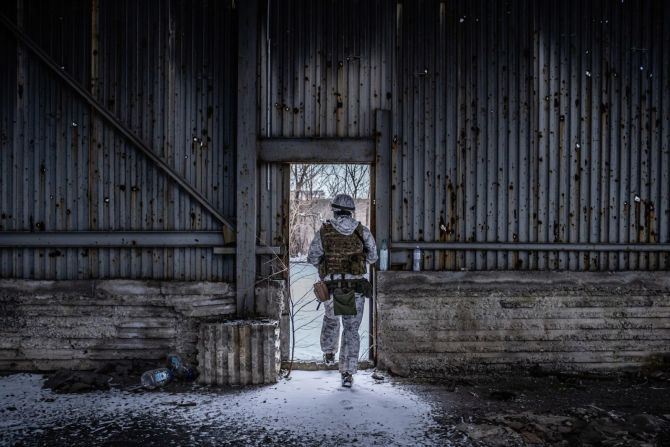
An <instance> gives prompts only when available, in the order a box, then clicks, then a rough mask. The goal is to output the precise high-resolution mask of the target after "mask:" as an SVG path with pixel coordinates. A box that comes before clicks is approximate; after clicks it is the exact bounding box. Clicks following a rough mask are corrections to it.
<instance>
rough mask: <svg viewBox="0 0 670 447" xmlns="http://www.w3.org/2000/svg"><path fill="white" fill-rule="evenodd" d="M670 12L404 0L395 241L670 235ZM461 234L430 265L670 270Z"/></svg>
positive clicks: (396, 105) (629, 256)
mask: <svg viewBox="0 0 670 447" xmlns="http://www.w3.org/2000/svg"><path fill="white" fill-rule="evenodd" d="M669 23H670V6H669V5H668V4H667V3H666V2H661V1H647V2H643V3H642V4H639V3H637V4H632V3H631V2H623V3H621V2H608V1H596V2H579V1H570V2H558V1H555V2H544V3H543V4H542V5H540V4H538V3H537V2H532V1H519V2H504V1H498V2H490V1H483V0H482V1H477V2H466V1H455V2H444V1H418V2H402V3H399V4H398V6H397V25H396V29H395V36H396V42H397V47H396V51H395V54H394V58H395V61H396V63H395V65H394V69H395V76H394V91H393V93H394V102H393V117H394V119H393V124H394V135H395V144H394V147H397V150H394V153H393V156H394V159H393V175H392V181H393V184H392V200H391V203H392V219H393V221H392V226H393V231H392V235H393V240H394V241H395V242H400V241H405V242H408V241H425V242H439V241H443V242H459V243H467V242H478V243H479V242H490V243H538V244H549V243H574V244H582V245H581V246H583V247H589V246H590V245H589V244H591V245H592V244H608V243H611V244H649V243H650V244H655V243H659V244H662V243H663V244H667V243H668V242H670V234H668V231H669V230H668V227H670V221H669V219H670V211H668V210H669V209H670V194H669V193H668V188H669V187H668V182H667V178H668V175H669V174H668V172H669V171H670V164H669V160H670V158H669V155H668V154H669V151H670V147H669V144H668V140H669V135H670V127H669V126H668V120H669V118H668V116H669V115H670V109H668V107H667V98H668V93H667V92H668V87H669V86H670V77H669V76H668V71H669V69H668V67H669V66H670V58H668V57H667V53H668V52H667V49H668V48H670V46H669V45H668V40H669V36H670V26H669V25H668V24H669ZM504 246H509V245H504ZM458 247H459V250H457V251H456V250H454V251H451V250H450V251H446V252H445V251H440V250H433V249H429V250H425V251H424V260H423V261H424V268H426V269H460V268H466V269H475V270H492V269H571V270H628V269H634V270H635V269H640V270H656V269H668V268H670V257H669V255H668V254H667V253H658V252H656V253H652V252H648V251H645V252H636V251H626V252H623V251H622V252H620V253H609V252H599V251H595V250H594V251H584V252H573V251H569V250H565V251H555V252H552V251H548V252H544V251H520V250H512V249H511V250H505V251H502V250H488V251H485V250H467V249H465V250H464V251H461V250H460V249H461V248H462V247H463V246H462V245H458ZM524 247H529V246H528V245H526V246H524Z"/></svg>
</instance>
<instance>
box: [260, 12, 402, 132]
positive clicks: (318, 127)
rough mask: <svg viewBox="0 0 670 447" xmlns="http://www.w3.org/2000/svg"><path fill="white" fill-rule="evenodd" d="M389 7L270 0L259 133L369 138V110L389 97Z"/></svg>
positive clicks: (386, 104)
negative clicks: (268, 49)
mask: <svg viewBox="0 0 670 447" xmlns="http://www.w3.org/2000/svg"><path fill="white" fill-rule="evenodd" d="M394 12H395V4H394V3H393V2H389V1H384V0H373V1H367V0H366V1H361V0H356V1H351V0H345V1H341V0H338V1H330V2H314V1H310V0H289V1H277V0H273V1H272V2H270V8H269V19H270V20H269V24H270V32H269V33H268V35H269V39H265V50H266V51H264V55H265V56H264V58H263V64H264V66H263V68H264V69H262V70H260V73H261V86H262V87H261V89H262V91H261V95H260V104H261V110H260V116H261V119H260V121H261V123H262V124H261V134H262V135H263V136H267V137H371V136H372V133H373V129H374V111H375V109H379V108H384V109H389V108H390V104H391V99H392V92H391V77H390V72H391V59H390V55H391V50H392V48H391V46H392V41H391V40H390V39H391V32H392V28H390V27H389V25H391V24H392V23H393V21H394ZM268 44H269V48H270V49H271V51H270V52H269V56H270V58H269V64H270V65H269V70H267V69H266V68H268V66H267V65H265V64H267V63H268V58H267V56H268V52H267V48H268ZM268 75H269V79H268ZM268 117H269V119H267V118H268ZM268 125H269V126H270V129H268V128H267V127H268Z"/></svg>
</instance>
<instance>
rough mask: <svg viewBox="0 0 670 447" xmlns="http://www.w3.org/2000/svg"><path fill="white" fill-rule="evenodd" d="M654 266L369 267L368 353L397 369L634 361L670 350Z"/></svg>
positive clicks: (605, 365)
mask: <svg viewBox="0 0 670 447" xmlns="http://www.w3.org/2000/svg"><path fill="white" fill-rule="evenodd" d="M669 277H670V275H667V273H664V272H617V273H606V272H509V271H504V272H398V271H389V272H378V274H377V300H376V305H377V315H378V319H377V322H378V323H377V324H378V330H377V360H378V363H379V366H380V367H382V368H386V369H389V370H391V371H393V372H395V373H397V374H399V375H411V374H419V375H426V374H429V375H431V376H440V375H446V374H453V373H456V372H458V371H464V370H465V371H472V372H478V371H481V370H489V369H495V370H500V369H511V368H516V367H530V366H532V365H540V366H542V367H543V368H545V369H560V370H565V369H568V370H569V369H576V370H580V369H581V370H584V369H622V368H631V367H638V368H639V367H641V366H643V365H645V364H647V363H648V362H649V361H650V360H649V359H650V358H654V357H655V356H658V355H664V354H667V353H670V345H669V344H667V342H666V340H667V337H668V333H669V332H668V331H669V330H670V307H669V306H670V280H669V279H668V278H669Z"/></svg>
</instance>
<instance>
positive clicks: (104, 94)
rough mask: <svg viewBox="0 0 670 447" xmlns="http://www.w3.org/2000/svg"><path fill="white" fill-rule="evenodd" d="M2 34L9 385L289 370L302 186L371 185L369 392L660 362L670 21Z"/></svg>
mask: <svg viewBox="0 0 670 447" xmlns="http://www.w3.org/2000/svg"><path fill="white" fill-rule="evenodd" d="M0 8H1V10H0V57H1V59H2V61H3V63H2V65H1V66H0V101H1V102H0V278H1V279H0V310H1V312H0V323H2V324H1V325H0V336H1V339H2V341H0V370H14V371H20V370H52V369H56V368H59V367H72V368H94V367H96V366H97V365H99V364H101V363H103V362H108V361H129V360H132V359H159V358H162V357H163V356H164V355H165V353H166V352H169V351H174V350H178V351H180V352H183V353H185V354H186V355H187V357H189V358H190V359H195V358H196V356H197V355H198V353H197V345H198V342H199V339H200V338H201V337H202V336H203V331H202V328H203V327H204V326H203V325H204V324H209V323H212V324H215V323H216V322H217V321H223V320H233V319H236V320H252V319H253V320H259V319H261V320H268V321H279V327H280V329H279V331H280V333H281V335H280V340H281V343H279V346H278V347H277V349H279V350H280V351H281V352H282V356H283V357H284V358H285V357H286V356H287V349H288V343H287V341H288V338H287V330H288V321H287V316H286V306H285V301H286V299H287V293H288V292H287V291H288V287H287V278H288V277H287V275H286V265H287V263H288V256H287V250H286V247H287V243H288V208H289V207H288V200H289V197H288V195H289V172H288V163H291V162H297V163H312V162H313V163H319V162H329V163H369V164H370V165H371V172H372V175H373V177H372V180H373V181H372V184H373V188H372V189H373V193H372V199H373V204H374V205H373V214H372V230H373V233H374V234H375V236H376V238H377V240H378V242H381V241H382V240H388V241H389V246H390V249H391V268H390V270H389V271H385V272H376V271H375V272H373V278H374V282H375V289H376V295H375V298H374V299H373V300H372V303H373V306H374V312H373V313H374V322H375V333H374V335H373V337H372V347H373V349H374V351H373V352H374V359H375V360H376V362H377V364H378V366H381V367H385V368H388V369H390V370H391V371H393V372H396V373H398V374H403V375H404V374H412V373H421V372H425V371H431V372H433V373H436V374H443V373H446V372H449V371H453V370H459V369H464V368H465V369H480V368H481V369H487V368H511V367H517V366H521V367H530V366H533V365H540V366H542V367H547V368H560V369H596V368H597V369H603V368H604V369H615V370H618V369H621V368H639V367H644V366H646V365H655V364H659V362H660V363H663V362H667V358H668V355H670V343H669V341H670V310H669V309H670V278H669V276H670V275H668V270H670V4H669V3H668V2H664V1H661V0H655V1H652V0H647V1H641V2H630V1H627V2H623V1H610V0H596V1H579V0H571V1H546V2H536V1H530V0H520V1H504V0H491V1H484V0H480V1H465V0H463V1H437V0H423V1H408V0H396V1H387V0H370V1H363V0H358V1H354V0H343V1H327V2H326V1H324V2H321V1H308V0H304V1H303V0H291V1H283V0H268V1H266V2H264V1H260V0H249V1H237V2H235V1H221V2H216V1H205V0H202V1H200V0H198V1H193V2H187V1H177V0H173V1H159V0H153V1H142V2H136V1H111V0H57V1H49V2H39V1H35V0H17V1H13V2H4V3H3V4H2V6H1V7H0ZM416 247H418V248H419V249H421V251H422V263H421V264H422V271H421V272H412V271H411V266H412V263H411V260H412V259H411V256H412V250H413V249H415V248H416ZM272 334H275V332H272ZM271 336H274V335H271ZM251 337H252V336H251V335H249V340H247V339H246V338H245V336H244V334H242V338H241V339H240V338H239V337H238V336H237V335H236V336H235V337H233V338H230V337H229V338H226V340H228V342H230V343H238V344H240V346H242V345H244V346H242V348H241V349H240V348H239V347H237V348H235V349H236V350H234V349H233V347H232V346H231V348H230V349H231V352H236V354H235V355H236V356H240V359H241V365H242V366H240V363H239V362H238V363H236V364H235V365H236V366H235V368H242V369H244V368H247V369H251V370H252V372H251V373H250V374H247V373H246V372H244V371H243V372H242V373H241V377H242V378H241V379H240V380H242V381H244V380H252V379H251V378H252V377H254V376H255V375H254V374H253V370H254V368H255V366H254V365H255V363H254V362H255V360H251V357H249V359H247V358H243V357H244V356H252V350H253V348H252V347H251V346H253V345H252V340H251ZM257 341H258V340H257ZM245 343H248V346H249V349H247V345H245ZM264 346H266V347H267V346H270V345H268V344H265V345H264ZM273 346H274V345H273ZM264 349H265V348H264ZM270 351H271V350H267V351H263V350H262V349H261V352H260V354H259V351H258V350H256V351H255V352H256V354H257V355H266V356H268V355H269V356H272V357H273V358H274V355H275V353H274V352H270ZM263 352H265V354H263ZM202 354H203V353H202V352H201V353H199V355H202ZM247 360H248V361H247ZM215 367H216V365H214V366H213V368H215ZM231 367H232V366H231ZM245 371H246V370H245ZM239 376H240V374H238V377H239ZM245 377H247V379H244V378H245ZM259 380H260V379H259Z"/></svg>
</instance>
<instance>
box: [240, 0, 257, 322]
mask: <svg viewBox="0 0 670 447" xmlns="http://www.w3.org/2000/svg"><path fill="white" fill-rule="evenodd" d="M237 48H238V53H237V59H238V61H237V234H236V236H237V238H236V242H237V254H236V258H235V270H236V272H235V277H236V287H237V316H238V317H245V316H249V315H250V314H251V313H252V312H253V311H254V292H255V283H256V209H257V203H256V201H257V199H256V173H257V171H258V167H257V159H256V152H257V147H256V146H257V144H258V116H257V113H258V107H257V99H258V98H257V84H258V80H257V76H258V74H257V72H256V70H257V67H258V63H257V62H258V60H257V59H258V58H257V56H258V0H246V1H243V2H239V3H237Z"/></svg>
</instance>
